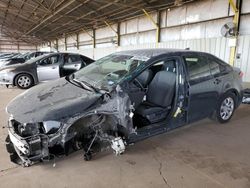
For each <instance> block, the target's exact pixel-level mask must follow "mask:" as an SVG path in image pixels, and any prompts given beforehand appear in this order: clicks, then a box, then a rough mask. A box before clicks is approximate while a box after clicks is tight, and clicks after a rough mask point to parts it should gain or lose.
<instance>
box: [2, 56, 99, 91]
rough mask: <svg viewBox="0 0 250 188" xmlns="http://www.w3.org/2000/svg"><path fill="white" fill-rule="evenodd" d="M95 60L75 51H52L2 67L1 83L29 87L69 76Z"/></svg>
mask: <svg viewBox="0 0 250 188" xmlns="http://www.w3.org/2000/svg"><path fill="white" fill-rule="evenodd" d="M93 61H94V60H92V59H90V58H88V57H85V56H82V55H80V54H73V53H51V54H46V55H42V56H39V57H36V58H33V59H30V60H28V61H27V62H25V63H23V64H14V65H8V66H4V67H3V68H0V84H5V85H14V86H17V87H19V88H21V89H28V88H30V87H32V86H33V85H36V84H37V83H39V82H43V81H48V80H53V79H57V78H60V77H64V76H67V75H69V74H71V73H73V72H75V71H77V70H79V69H81V68H82V67H84V66H86V65H88V64H90V63H92V62H93Z"/></svg>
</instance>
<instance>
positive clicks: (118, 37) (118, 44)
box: [117, 22, 121, 46]
mask: <svg viewBox="0 0 250 188" xmlns="http://www.w3.org/2000/svg"><path fill="white" fill-rule="evenodd" d="M120 26H121V24H120V22H118V23H117V46H120V45H121V34H120Z"/></svg>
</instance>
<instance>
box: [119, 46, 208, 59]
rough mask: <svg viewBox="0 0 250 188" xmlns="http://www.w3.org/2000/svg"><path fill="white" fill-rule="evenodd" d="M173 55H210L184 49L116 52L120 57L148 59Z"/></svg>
mask: <svg viewBox="0 0 250 188" xmlns="http://www.w3.org/2000/svg"><path fill="white" fill-rule="evenodd" d="M172 53H196V54H208V53H205V52H198V51H191V50H184V49H169V48H157V49H155V48H154V49H139V50H127V51H120V52H116V53H115V54H119V55H131V56H143V57H147V58H151V57H155V56H158V55H162V54H172Z"/></svg>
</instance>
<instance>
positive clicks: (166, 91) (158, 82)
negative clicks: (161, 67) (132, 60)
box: [136, 71, 176, 123]
mask: <svg viewBox="0 0 250 188" xmlns="http://www.w3.org/2000/svg"><path fill="white" fill-rule="evenodd" d="M175 82H176V74H175V73H173V72H168V71H159V72H158V73H156V75H155V76H154V78H153V80H152V81H151V83H150V84H149V87H148V92H147V94H146V101H144V102H143V103H142V104H140V105H139V107H138V108H137V109H136V114H138V115H140V116H142V117H143V118H146V119H147V120H148V121H149V122H150V123H157V122H159V121H161V120H163V119H165V118H166V117H167V115H168V113H169V111H170V109H171V104H172V101H173V97H174V93H175Z"/></svg>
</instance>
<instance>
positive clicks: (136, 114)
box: [6, 49, 242, 166]
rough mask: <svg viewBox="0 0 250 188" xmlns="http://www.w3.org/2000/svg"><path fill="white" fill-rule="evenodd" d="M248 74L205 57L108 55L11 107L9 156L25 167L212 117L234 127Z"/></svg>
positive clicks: (163, 52) (117, 148)
mask: <svg viewBox="0 0 250 188" xmlns="http://www.w3.org/2000/svg"><path fill="white" fill-rule="evenodd" d="M241 78H242V73H241V71H240V70H239V69H236V68H233V67H231V66H230V65H228V64H226V63H225V62H223V61H222V60H220V59H218V58H217V57H215V56H213V55H211V54H207V53H201V52H193V51H185V50H168V49H148V50H134V51H125V52H118V53H115V54H111V55H109V56H106V57H104V58H102V59H100V60H97V61H96V62H94V63H92V64H91V65H89V66H87V67H85V68H83V69H81V70H80V71H77V72H76V73H74V74H71V75H70V76H66V77H65V78H61V79H58V80H55V81H52V82H49V83H45V84H41V85H39V86H36V87H34V88H31V89H30V90H28V91H27V92H25V93H23V94H22V95H20V96H18V97H16V98H15V99H14V100H13V101H11V103H10V104H9V105H8V106H7V112H8V113H9V115H10V119H9V123H8V132H9V136H8V137H7V139H6V146H7V150H8V152H9V153H10V156H11V160H12V161H13V162H16V163H19V164H22V165H24V166H29V165H32V164H33V163H35V162H38V161H43V160H47V159H52V156H54V155H56V154H58V153H60V154H68V153H69V152H70V151H71V149H72V148H73V150H79V149H81V148H83V150H84V152H85V154H84V158H85V159H86V160H90V159H91V156H92V154H93V153H95V152H97V151H99V150H100V148H101V149H103V148H107V147H111V148H112V149H113V150H114V152H115V153H116V154H121V153H123V152H124V151H125V146H127V145H129V144H132V143H134V142H137V141H139V140H142V139H145V138H148V137H151V136H154V135H157V134H161V133H164V132H167V131H170V130H172V129H175V128H177V127H181V126H183V125H186V124H188V123H191V122H194V121H197V120H200V119H202V118H206V117H211V118H212V119H216V120H217V121H219V122H220V123H226V122H228V121H229V120H230V119H231V117H232V116H233V113H234V110H235V109H236V108H237V107H238V106H239V105H240V104H241V101H242V86H241V82H242V79H241ZM166 136H167V135H166Z"/></svg>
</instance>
